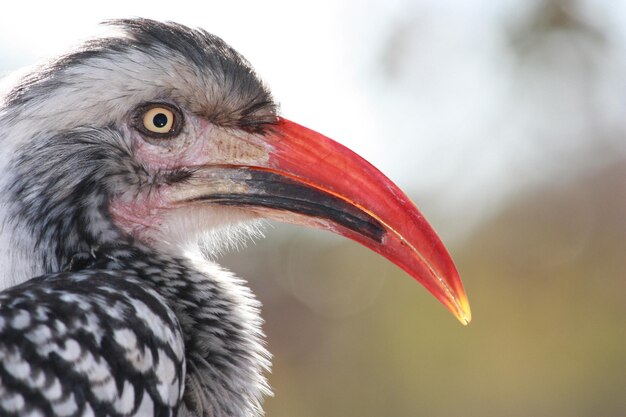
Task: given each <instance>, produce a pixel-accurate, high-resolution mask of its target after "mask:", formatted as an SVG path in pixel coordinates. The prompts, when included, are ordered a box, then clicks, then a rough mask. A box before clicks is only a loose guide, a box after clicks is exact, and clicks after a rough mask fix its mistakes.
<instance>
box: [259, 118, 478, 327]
mask: <svg viewBox="0 0 626 417" xmlns="http://www.w3.org/2000/svg"><path fill="white" fill-rule="evenodd" d="M265 138H266V140H267V142H268V144H269V145H270V146H271V147H272V148H273V151H272V152H271V154H270V160H269V162H268V166H267V167H264V168H261V167H258V169H265V170H268V171H271V172H273V173H275V174H278V175H279V176H281V177H287V178H290V179H292V180H294V181H295V182H297V183H300V184H302V185H305V186H306V187H308V188H311V189H315V190H318V191H320V192H321V193H323V194H327V195H330V196H333V197H335V198H337V199H339V200H341V201H343V202H345V203H346V205H347V206H349V207H352V208H353V209H355V210H356V211H360V212H362V213H363V214H364V215H365V218H368V217H369V219H368V220H367V221H366V222H365V223H367V224H362V225H361V228H359V227H358V226H359V225H356V226H357V227H352V226H353V225H351V224H347V225H346V224H337V222H336V221H333V220H334V219H332V218H331V219H330V220H331V222H329V223H325V222H324V223H323V224H321V225H320V224H319V223H318V225H320V226H321V227H324V228H327V229H330V230H332V231H334V232H337V233H340V234H341V235H343V236H346V237H348V238H350V239H353V240H355V241H357V242H359V243H361V244H363V245H364V246H366V247H368V248H370V249H371V250H373V251H375V252H378V253H379V254H381V255H383V256H384V257H386V258H387V259H389V260H390V261H391V262H393V263H395V264H396V265H398V266H399V267H400V268H402V269H404V270H405V271H406V272H407V273H408V274H409V275H411V276H412V277H413V278H415V279H416V280H418V281H419V282H420V283H422V285H424V286H425V287H426V288H427V289H428V291H430V292H431V293H432V294H433V295H434V296H435V297H437V299H438V300H439V301H441V302H442V303H443V305H445V306H446V307H447V308H448V310H450V311H451V312H452V314H454V315H455V316H456V317H457V318H458V319H459V321H460V322H461V323H463V324H468V323H469V322H470V320H471V312H470V307H469V303H468V300H467V295H466V294H465V290H464V288H463V284H462V282H461V279H460V278H459V274H458V272H457V270H456V267H455V266H454V262H453V261H452V258H451V257H450V255H449V253H448V251H447V250H446V248H445V246H444V245H443V243H442V242H441V240H440V239H439V237H438V236H437V234H436V233H435V231H434V230H433V228H432V227H431V226H430V225H429V224H428V222H427V221H426V219H425V218H424V216H423V215H422V214H421V213H420V212H419V210H418V209H417V207H416V206H415V204H413V202H412V201H411V200H410V199H409V198H408V197H407V196H406V194H404V193H403V192H402V191H401V190H400V189H399V188H398V187H397V186H396V185H395V184H394V183H393V182H391V180H389V179H388V178H387V177H386V176H384V175H383V174H382V173H381V172H380V171H379V170H377V169H376V168H375V167H374V166H373V165H371V164H370V163H369V162H367V161H366V160H365V159H363V158H361V157H360V156H358V155H357V154H355V153H354V152H352V151H351V150H349V149H348V148H346V147H345V146H343V145H341V144H339V143H337V142H335V141H333V140H332V139H330V138H327V137H326V136H323V135H321V134H319V133H317V132H315V131H313V130H310V129H307V128H306V127H303V126H300V125H298V124H296V123H294V122H291V121H289V120H286V119H283V118H280V119H279V121H278V124H277V125H275V126H272V127H271V128H270V130H269V134H267V135H266V137H265ZM368 226H369V227H368ZM372 226H376V227H372ZM377 229H380V230H377Z"/></svg>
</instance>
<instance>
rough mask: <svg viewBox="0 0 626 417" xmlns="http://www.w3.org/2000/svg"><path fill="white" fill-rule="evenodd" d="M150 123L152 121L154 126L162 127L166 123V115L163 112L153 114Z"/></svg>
mask: <svg viewBox="0 0 626 417" xmlns="http://www.w3.org/2000/svg"><path fill="white" fill-rule="evenodd" d="M152 123H154V125H155V126H156V127H164V126H165V125H167V115H165V114H163V113H158V114H155V115H154V118H153V119H152Z"/></svg>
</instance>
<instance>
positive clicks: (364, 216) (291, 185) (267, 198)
mask: <svg viewBox="0 0 626 417" xmlns="http://www.w3.org/2000/svg"><path fill="white" fill-rule="evenodd" d="M231 180H232V181H236V182H241V183H242V184H245V185H246V186H247V191H245V192H239V193H218V194H207V195H203V196H200V197H196V198H193V199H190V200H187V202H199V201H206V202H211V203H215V204H221V205H226V206H251V207H264V208H270V209H275V210H283V211H290V212H293V213H298V214H303V215H306V216H309V217H317V218H320V219H326V220H330V221H332V222H334V223H337V224H339V225H341V226H343V227H345V228H347V229H350V230H352V231H353V232H356V233H358V234H360V235H363V236H365V237H367V238H369V239H372V240H374V241H376V242H378V243H381V242H382V239H383V237H384V235H385V229H384V228H383V226H382V224H381V223H380V222H379V221H378V220H376V219H375V218H374V217H372V216H370V215H369V214H368V213H366V212H364V211H362V210H360V209H359V208H357V207H356V206H354V205H352V204H350V203H348V202H346V201H345V200H342V199H340V198H339V197H335V196H334V195H332V194H328V193H325V192H323V191H320V190H318V189H316V188H312V187H310V186H308V185H306V184H304V183H300V182H298V181H296V180H292V179H290V178H287V177H284V176H282V175H279V174H276V173H273V172H267V171H257V170H247V171H246V176H245V178H231Z"/></svg>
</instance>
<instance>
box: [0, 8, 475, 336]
mask: <svg viewBox="0 0 626 417" xmlns="http://www.w3.org/2000/svg"><path fill="white" fill-rule="evenodd" d="M111 25H112V26H114V27H115V28H117V29H118V31H119V33H118V34H117V35H115V36H107V37H102V38H98V39H96V40H92V41H89V42H87V43H85V44H84V45H82V46H81V47H80V48H79V49H77V50H75V51H73V52H71V53H69V54H67V55H65V56H63V57H61V58H59V59H57V60H55V61H52V62H50V63H48V64H46V65H44V66H43V67H40V68H38V69H36V70H34V71H33V72H31V73H30V74H29V75H26V76H25V77H23V78H22V79H21V80H20V81H19V82H18V83H17V84H16V85H15V86H13V87H12V89H10V90H9V91H8V93H7V94H6V95H5V97H4V99H3V101H2V102H0V140H1V141H2V143H3V149H2V150H0V169H1V170H3V178H2V179H1V180H0V188H1V189H2V190H3V192H2V197H1V198H2V201H1V202H2V207H3V209H2V214H3V218H2V226H3V227H4V230H5V232H6V231H9V232H10V233H8V234H6V233H5V234H6V235H7V236H10V238H6V237H5V238H3V239H4V241H2V242H0V246H1V247H2V250H3V251H4V255H5V257H11V258H12V259H13V261H12V262H11V264H12V265H13V269H14V271H12V274H13V276H14V277H17V278H16V280H17V281H19V280H20V279H21V278H20V277H24V279H25V278H26V276H30V274H32V273H33V272H35V273H37V272H39V273H41V272H50V271H55V270H58V269H60V268H62V266H63V264H64V263H65V262H67V261H68V259H69V258H71V256H72V255H73V254H74V253H76V252H88V251H90V250H93V249H94V247H97V246H98V245H102V244H107V243H113V242H118V241H120V240H127V241H133V240H137V241H141V242H143V243H144V244H147V245H149V246H152V247H155V248H158V249H160V250H167V251H177V250H179V248H181V247H183V246H185V245H187V244H189V243H196V242H197V241H198V240H199V239H202V238H204V239H205V243H206V241H207V236H208V241H209V247H212V246H211V244H210V243H211V242H210V241H211V240H213V241H214V242H213V243H215V242H218V241H224V237H227V236H232V234H233V233H236V232H235V230H250V227H249V226H246V225H250V224H254V221H255V220H257V219H261V218H270V219H275V220H279V221H284V222H290V223H298V224H305V225H308V226H313V227H318V228H322V229H327V230H330V231H332V232H335V233H338V234H340V235H343V236H346V237H348V238H350V239H353V240H355V241H357V242H359V243H361V244H363V245H365V246H366V247H368V248H370V249H372V250H373V251H375V252H377V253H379V254H381V255H383V256H385V257H386V258H388V259H389V260H390V261H392V262H393V263H395V264H396V265H398V266H399V267H400V268H402V269H404V270H405V271H406V272H407V273H408V274H409V275H411V276H412V277H414V278H415V279H416V280H418V281H419V282H420V283H422V284H423V285H424V286H425V287H426V288H427V289H428V290H429V291H430V292H431V293H432V294H433V295H434V296H435V297H436V298H437V299H438V300H439V301H441V302H442V303H443V304H444V305H445V306H446V307H447V308H448V309H449V310H450V311H451V312H452V313H453V314H454V315H455V316H456V317H457V318H458V319H459V320H460V321H461V322H462V323H464V324H467V323H468V322H469V320H470V310H469V305H468V302H467V297H466V295H465V291H464V289H463V286H462V283H461V281H460V279H459V276H458V273H457V270H456V268H455V266H454V264H453V262H452V260H451V258H450V255H449V254H448V252H447V250H446V249H445V247H444V246H443V244H442V243H441V241H440V240H439V238H438V237H437V235H436V234H435V232H434V231H433V229H432V228H431V227H430V226H429V224H428V223H427V222H426V220H425V219H424V217H423V216H422V215H421V213H420V212H419V211H418V209H417V208H416V207H415V205H414V204H413V203H412V202H411V200H410V199H409V198H408V197H407V196H406V195H405V194H404V193H403V192H402V191H401V190H400V189H399V188H398V187H397V186H396V185H395V184H394V183H393V182H391V181H390V180H389V179H388V178H386V177H385V176H384V175H383V174H382V173H380V172H379V171H378V170H377V169H376V168H374V167H373V166H372V165H371V164H369V163H368V162H366V161H365V160H364V159H362V158H361V157H359V156H358V155H356V154H355V153H354V152H352V151H350V150H349V149H347V148H345V147H344V146H342V145H340V144H338V143H337V142H335V141H333V140H331V139H329V138H327V137H325V136H323V135H321V134H319V133H316V132H314V131H312V130H309V129H307V128H305V127H303V126H300V125H298V124H297V123H294V122H292V121H289V120H287V119H285V118H283V117H281V116H279V115H278V114H277V106H276V104H275V102H274V100H273V98H272V97H271V94H270V93H269V91H268V89H267V88H266V87H265V86H264V85H263V83H262V82H261V81H260V80H259V78H258V77H257V75H256V74H255V73H254V71H253V70H252V68H251V67H250V65H249V64H248V63H247V61H246V60H245V59H244V58H242V57H241V55H239V54H238V53H237V52H236V51H234V50H233V49H232V48H231V47H229V46H228V45H227V44H226V43H224V42H223V41H222V40H221V39H220V38H218V37H215V36H213V35H210V34H208V33H206V32H204V31H202V30H192V29H189V28H186V27H184V26H180V25H176V24H172V23H160V22H155V21H150V20H143V19H134V20H119V21H114V22H111ZM240 226H241V227H240ZM246 227H247V228H246ZM216 235H219V236H222V239H216V238H214V239H211V236H216ZM8 239H10V240H8ZM33 252H34V253H35V256H34V257H33V256H32V254H33ZM25 254H28V256H26V255H25ZM27 258H28V259H32V260H31V261H30V262H29V265H28V267H27V268H26V267H25V268H22V269H20V268H18V267H16V266H15V265H16V264H18V263H19V260H25V259H27ZM16 271H17V273H16ZM8 284H10V282H8V281H7V279H5V282H4V283H3V285H5V286H6V285H8Z"/></svg>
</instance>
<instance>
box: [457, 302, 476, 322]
mask: <svg viewBox="0 0 626 417" xmlns="http://www.w3.org/2000/svg"><path fill="white" fill-rule="evenodd" d="M455 316H456V318H457V319H458V320H459V321H460V322H461V324H462V325H463V326H467V325H468V324H470V322H471V321H472V310H471V309H470V306H469V302H468V301H467V297H463V298H461V302H460V303H459V304H458V305H457V311H456V314H455Z"/></svg>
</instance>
